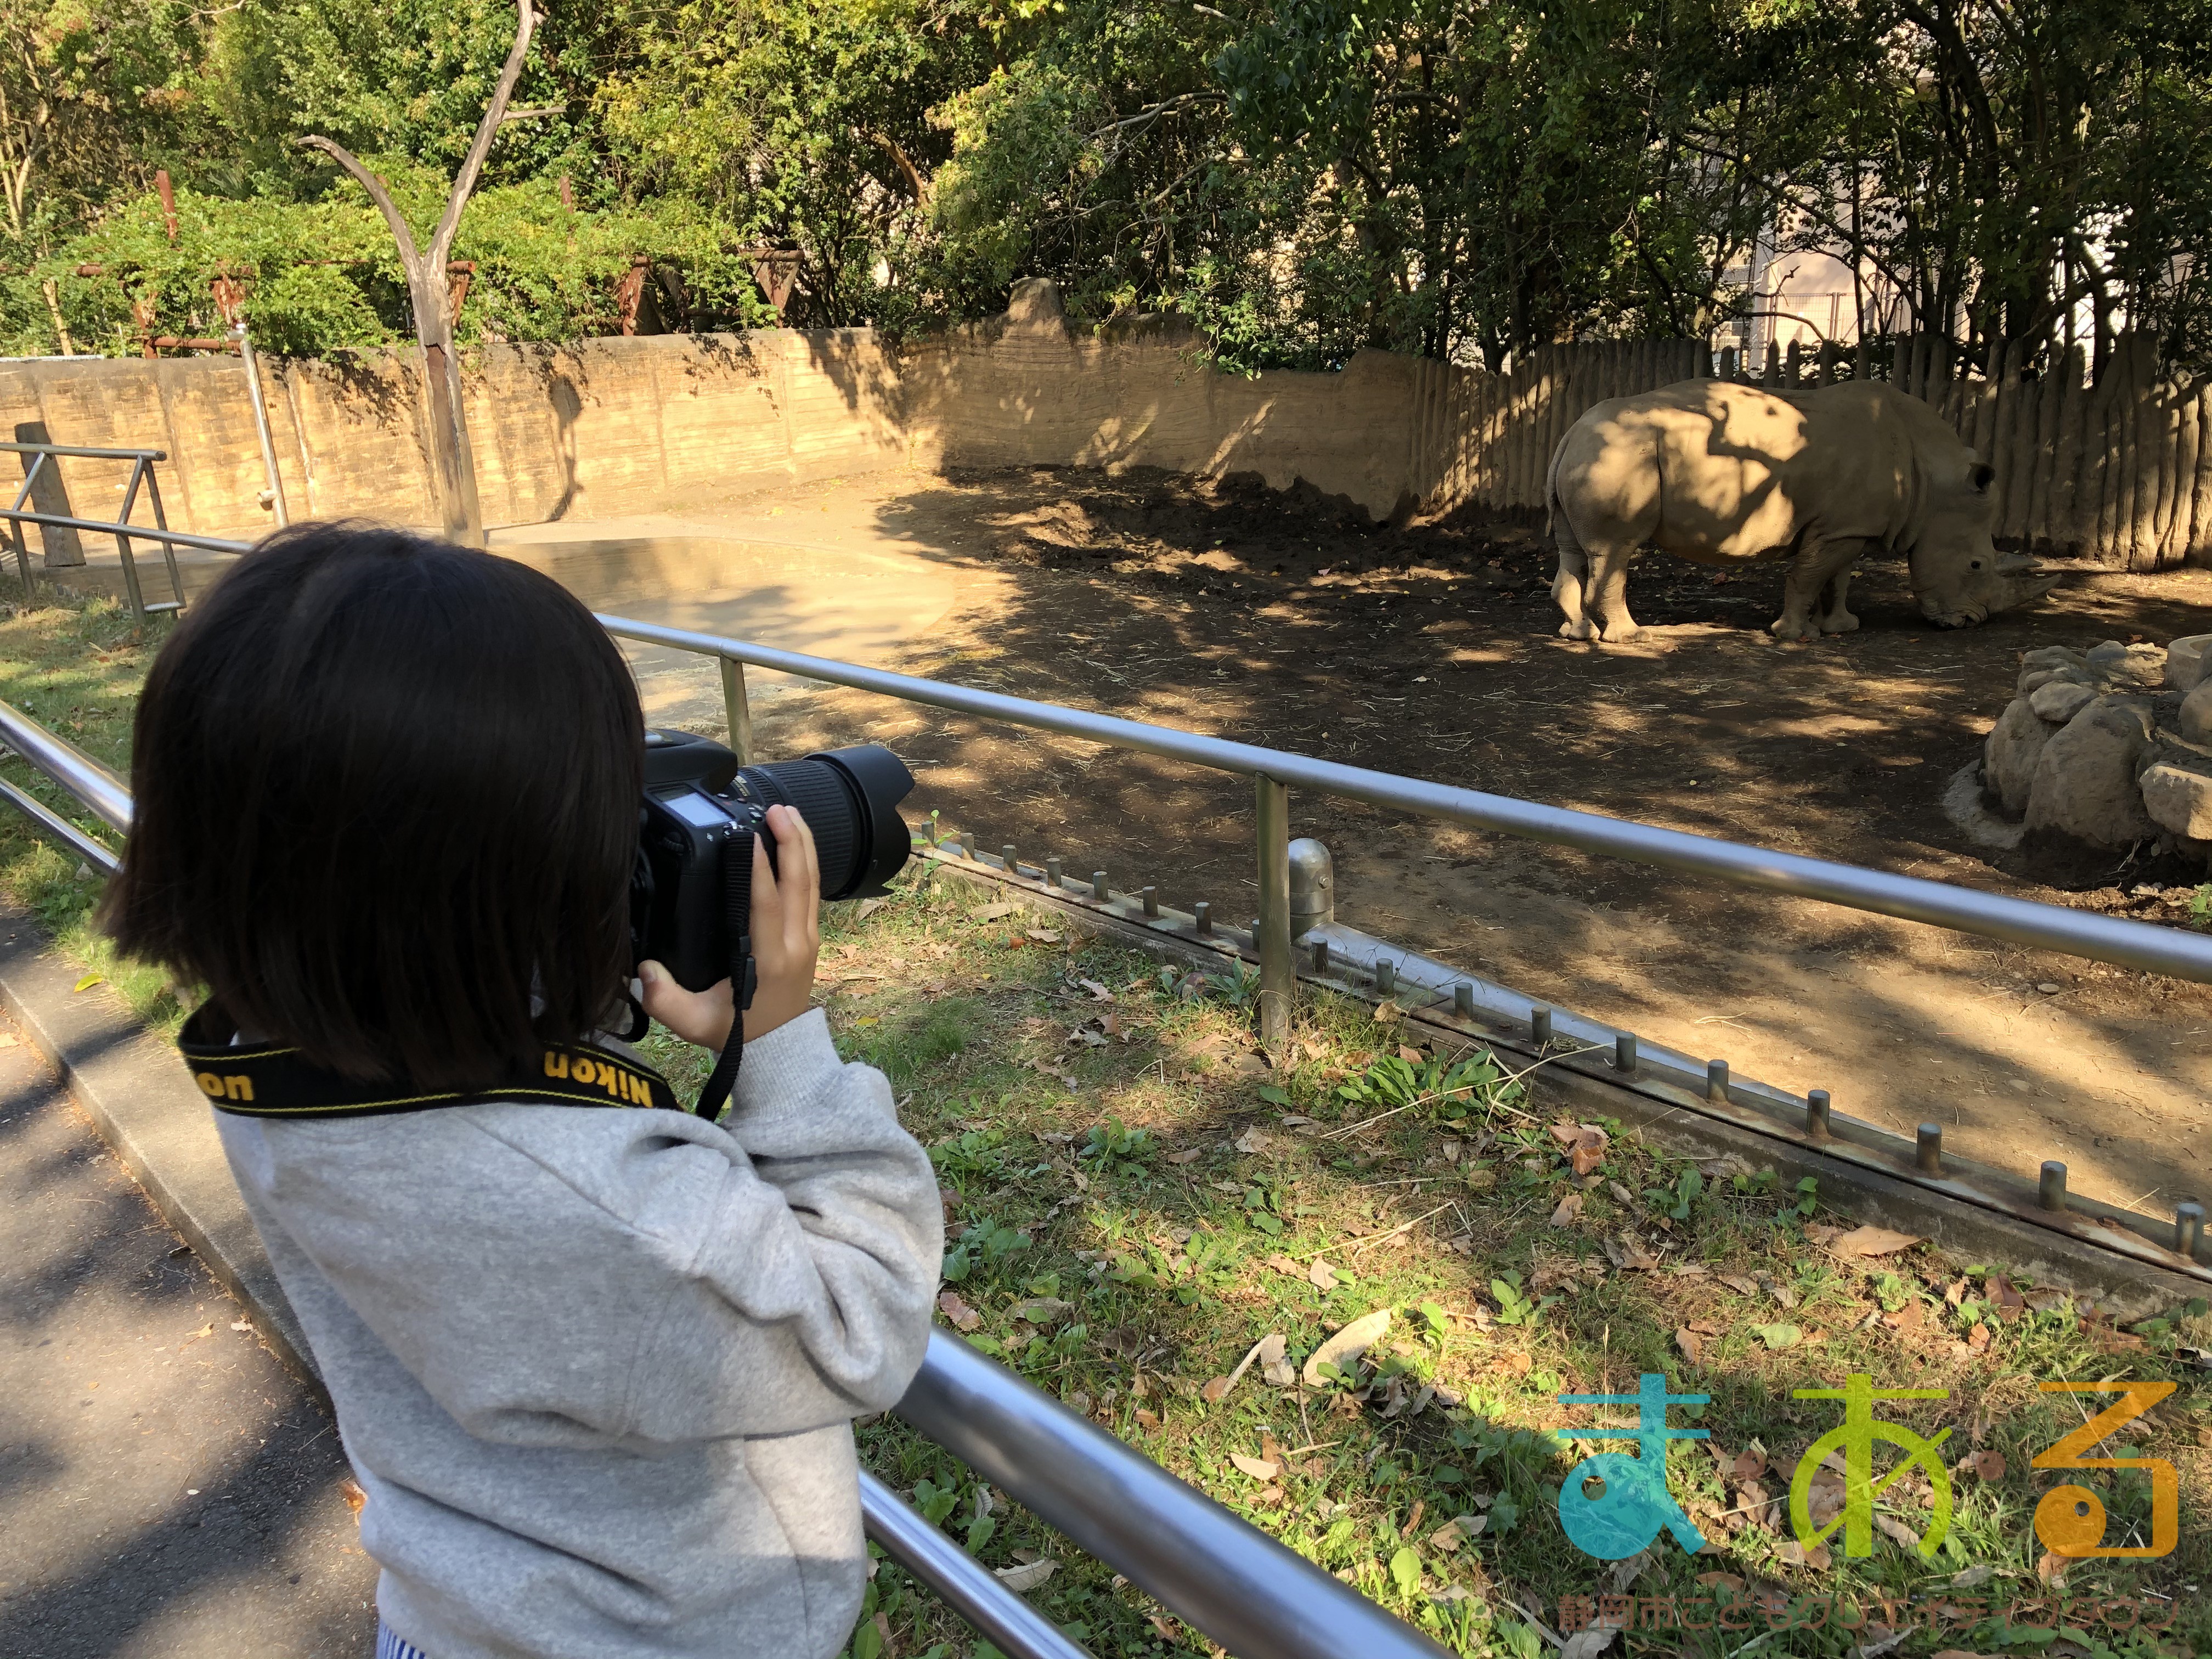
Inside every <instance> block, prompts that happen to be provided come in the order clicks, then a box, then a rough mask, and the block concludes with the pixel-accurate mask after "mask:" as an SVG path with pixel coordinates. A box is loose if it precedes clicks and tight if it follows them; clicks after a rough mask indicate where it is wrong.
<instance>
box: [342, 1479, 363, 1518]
mask: <svg viewBox="0 0 2212 1659" xmlns="http://www.w3.org/2000/svg"><path fill="white" fill-rule="evenodd" d="M338 1496H339V1497H340V1498H344V1499H345V1506H346V1507H347V1508H348V1509H349V1510H352V1511H353V1512H354V1513H355V1514H356V1515H359V1514H360V1513H361V1506H362V1504H366V1503H368V1493H367V1492H363V1491H362V1489H361V1483H360V1482H359V1481H357V1480H355V1479H354V1478H353V1477H352V1476H351V1475H346V1476H343V1478H341V1479H340V1480H339V1481H338Z"/></svg>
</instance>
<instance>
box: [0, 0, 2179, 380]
mask: <svg viewBox="0 0 2212 1659" xmlns="http://www.w3.org/2000/svg"><path fill="white" fill-rule="evenodd" d="M2208 22H2212V3H2208V0H1269V3H1267V4H1264V5H1263V4H1259V3H1256V0H1219V3H1191V0H1173V3H1167V4H1161V5H1157V6H1152V7H1143V8H1130V7H1127V6H1126V5H1123V4H1121V3H1118V0H612V3H610V4H606V5H602V6H597V7H588V8H586V7H579V6H572V5H569V4H567V3H559V4H556V5H555V6H554V7H553V9H552V12H551V15H549V16H548V17H547V18H546V19H545V20H544V24H543V27H541V29H540V31H539V33H538V36H537V39H536V40H535V42H534V43H533V46H532V53H531V58H530V59H529V64H528V67H527V69H526V73H525V76H524V79H523V82H522V84H521V88H520V91H519V93H518V95H517V100H516V101H517V103H518V105H519V106H522V107H523V108H525V109H526V110H528V111H530V112H532V113H531V114H530V115H529V117H528V118H525V119H522V120H520V121H516V122H513V123H511V124H510V125H508V126H507V128H506V129H504V130H503V131H502V132H501V137H500V139H499V141H498V143H497V144H496V145H495V148H494V149H493V152H492V158H491V162H490V166H489V169H488V171H487V173H486V180H485V186H484V188H483V191H481V192H480V195H479V197H478V199H477V202H476V204H474V205H472V207H471V210H470V212H469V215H468V217H467V219H466V220H465V222H464V225H463V228H462V232H461V244H462V246H459V248H457V250H456V252H457V253H458V255H459V257H460V258H465V259H472V260H474V261H476V262H477V266H478V270H477V275H476V277H475V279H474V281H473V283H472V284H471V288H470V290H469V295H468V300H467V302H466V305H465V307H464V310H463V313H462V319H461V334H462V337H463V338H464V339H465V340H489V339H518V340H520V339H555V338H562V337H572V336H573V335H575V334H578V333H588V332H592V331H604V330H605V329H607V328H610V327H611V326H613V319H614V317H615V310H616V307H615V301H614V297H613V296H614V294H615V290H616V288H617V284H618V283H621V282H622V280H623V276H625V274H626V273H627V272H629V270H631V268H632V267H631V264H630V261H631V260H632V259H634V258H638V257H641V256H642V257H644V258H647V259H648V260H649V261H650V268H651V271H652V274H653V282H652V283H651V284H650V285H649V286H650V291H651V298H652V301H653V303H652V305H651V307H648V308H649V310H655V311H657V312H658V313H659V314H660V315H661V316H662V318H663V319H664V320H665V321H667V322H669V323H671V324H672V325H682V326H709V325H720V326H726V325H732V324H734V323H740V322H747V321H753V320H757V319H763V318H764V317H765V316H767V314H768V313H767V311H766V309H765V306H764V302H763V298H762V295H761V293H760V291H759V289H758V288H757V285H756V284H755V283H754V282H753V280H752V270H753V268H754V264H755V259H756V252H757V250H763V249H769V250H777V251H779V252H778V258H777V261H776V263H777V264H778V265H779V266H780V268H782V269H784V270H795V272H796V276H797V287H796V289H795V291H794V293H793V295H792V297H791V306H790V311H789V313H788V315H789V319H790V320H792V321H793V322H796V323H799V324H802V325H809V326H820V325H847V324H854V323H860V322H871V323H874V324H876V325H879V326H883V327H885V328H887V329H889V330H890V331H894V332H896V331H912V330H915V329H917V328H922V327H927V326H931V325H938V324H941V323H945V322H949V321H955V320H958V319H965V318H971V317H976V316H980V315H984V314H987V313H990V312H993V311H994V310H996V309H998V308H1000V307H1001V306H1003V305H1004V303H1005V300H1006V292H1007V290H1008V289H1009V287H1010V286H1011V285H1012V283H1013V282H1014V281H1015V280H1017V279H1018V278H1019V277H1022V276H1050V277H1052V278H1054V280H1055V281H1057V282H1058V283H1060V287H1061V289H1062V291H1063V294H1064V295H1065V296H1066V301H1067V302H1068V304H1069V307H1070V309H1071V312H1072V313H1073V314H1074V315H1075V316H1076V317H1077V318H1078V319H1079V320H1080V321H1084V322H1087V323H1091V324H1105V323H1109V322H1111V321H1113V320H1115V319H1119V318H1123V317H1127V316H1130V315H1132V314H1136V313H1161V312H1168V313H1177V314H1179V315H1181V316H1183V317H1185V318H1188V319H1190V320H1191V321H1193V322H1194V323H1196V324H1197V325H1200V327H1201V328H1203V329H1204V330H1205V331H1206V332H1207V334H1208V335H1210V336H1211V337H1212V339H1213V341H1214V342H1215V344H1216V349H1217V350H1218V354H1219V356H1220V358H1221V360H1222V361H1223V362H1225V364H1227V365H1230V366H1233V367H1240V368H1253V367H1260V366H1265V365H1268V364H1296V365H1302V366H1307V367H1326V366H1329V365H1333V364H1336V363H1340V362H1343V361H1345V359H1346V357H1347V356H1349V355H1350V354H1351V353H1352V352H1354V351H1357V350H1359V349H1365V348H1376V347H1380V348H1384V349H1393V350H1401V351H1418V352H1424V353H1427V354H1430V355H1433V356H1448V357H1453V358H1457V359H1460V360H1462V361H1473V360H1482V361H1487V362H1492V363H1493V364H1495V363H1497V362H1500V361H1502V360H1503V359H1504V357H1505V356H1508V355H1509V354H1512V353H1517V352H1522V351H1525V350H1527V349H1528V348H1530V347H1532V346H1534V345H1538V344H1541V343H1545V342H1547V341H1552V340H1558V339H1565V338H1573V337H1586V336H1589V335H1601V336H1603V335H1615V336H1618V335H1639V334H1640V335H1663V336H1680V335H1699V334H1703V333H1704V332H1705V331H1708V330H1710V329H1711V328H1712V327H1713V326H1714V325H1716V324H1717V323H1718V322H1720V321H1722V320H1723V319H1726V318H1728V317H1729V316H1730V315H1732V314H1735V313H1739V312H1741V311H1742V310H1744V309H1745V308H1747V307H1748V306H1750V305H1751V304H1752V303H1753V301H1752V300H1751V298H1750V296H1748V295H1747V294H1746V293H1745V292H1744V291H1743V287H1742V283H1741V271H1742V269H1743V267H1744V266H1745V264H1746V261H1747V253H1748V252H1749V250H1751V248H1752V247H1753V245H1754V243H1756V244H1759V246H1764V247H1766V248H1768V249H1771V250H1774V251H1778V252H1781V253H1782V254H1783V255H1784V256H1785V257H1786V256H1787V255H1788V254H1789V253H1790V252H1791V251H1793V250H1798V249H1809V248H1813V247H1816V246H1828V247H1840V248H1843V249H1844V250H1847V251H1855V252H1857V254H1858V255H1859V256H1860V258H1861V260H1862V261H1863V268H1864V270H1867V271H1869V272H1871V273H1878V275H1879V279H1880V280H1879V281H1877V282H1875V283H1872V284H1871V285H1869V287H1868V288H1867V291H1866V292H1864V293H1863V295H1862V296H1861V297H1862V300H1863V307H1862V310H1863V316H1862V317H1861V319H1860V322H1861V325H1862V327H1863V329H1864V330H1865V331H1870V332H1878V331H1885V330H1888V329H1893V328H1904V327H1916V328H1918V329H1920V330H1923V331H1932V332H1936V333H1941V334H1946V335H1948V336H1949V337H1951V338H1952V340H1953V341H1954V344H1955V346H1956V347H1957V349H1960V350H1961V351H1965V352H1970V353H1972V354H1973V355H1974V356H1976V357H1977V358H1978V359H1984V360H1985V357H1986V354H1988V353H1989V352H1990V351H1991V350H1992V349H1995V350H1997V351H2000V352H2002V351H2005V350H2008V349H2018V350H2019V351H2020V352H2021V354H2022V355H2023V356H2025V357H2026V358H2027V359H2028V360H2029V361H2037V360H2046V359H2047V358H2048V357H2049V356H2051V354H2053V353H2055V352H2057V351H2058V350H2060V349H2063V346H2064V345H2065V343H2068V342H2069V340H2070V339H2071V338H2074V337H2076V336H2078V337H2081V338H2083V339H2085V340H2086V341H2087V342H2088V343H2090V344H2091V345H2092V346H2093V349H2095V350H2096V352H2097V353H2098V355H2099V356H2100V359H2101V358H2102V357H2104V356H2107V355H2108V354H2109V351H2110V347H2111V342H2112V338H2113V337H2114V335H2115V332H2116V331H2118V330H2119V329H2122V328H2128V329H2133V330H2136V331H2148V332H2150V333H2152V334H2154V336H2155V337H2156V338H2157V340H2158V342H2159V343H2160V349H2161V353H2162V355H2163V356H2164V357H2165V358H2166V361H2167V362H2170V363H2172V364H2173V365H2175V366H2177V367H2183V368H2203V367H2206V366H2212V275H2209V274H2208V271H2207V268H2206V260H2205V258H2203V255H2204V254H2205V253H2206V252H2212V246H2208V244H2212V107H2208V102H2209V101H2212V54H2208V49H2207V48H2206V46H2204V45H2203V42H2204V41H2205V40H2206V39H2207V38H2208V36H2212V30H2208V28H2207V27H2206V24H2207V23H2208ZM512 32H513V11H512V9H511V8H510V5H509V4H508V3H507V0H394V3H391V4H383V5H375V6H363V5H360V4H358V3H351V4H343V3H340V0H241V3H237V4H233V5H226V6H219V7H212V8H210V7H205V6H197V7H195V6H191V5H188V4H186V3H184V0H0V34H4V37H5V40H4V45H5V51H4V52H0V183H4V185H5V191H4V200H0V242H4V246H0V265H4V267H5V269H4V270H0V331H4V333H5V335H6V337H9V338H12V339H13V340H14V341H15V343H16V347H15V349H23V350H52V349H56V348H57V346H58V343H59V333H58V326H57V322H58V321H59V322H60V323H62V324H64V325H66V326H68V327H69V328H70V330H71V331H72V333H73V336H74V337H75V341H76V343H77V344H79V345H80V346H84V345H94V346H96V347H97V348H98V349H110V350H112V349H128V347H129V345H130V343H131V339H132V338H133V337H135V331H137V328H138V326H139V323H138V319H139V318H140V317H142V316H143V315H144V314H145V310H146V307H147V306H148V305H149V304H150V305H152V306H153V307H154V308H155V313H157V314H158V317H159V319H160V320H159V326H160V328H161V331H168V332H177V333H198V332H204V331H206V329H207V327H208V326H209V325H210V322H211V320H212V315H213V313H212V310H211V307H212V305H213V300H212V296H211V293H210V285H211V284H212V283H215V282H216V279H217V278H218V277H220V276H223V275H224V274H225V273H226V272H228V273H230V274H232V275H234V276H239V277H240V278H242V279H243V280H244V281H245V282H246V286H247V289H248V296H249V297H248V308H249V311H250V313H251V315H252V319H253V321H254V323H255V325H256V326H257V327H258V328H259V329H261V330H262V331H264V335H265V337H267V338H268V339H269V340H270V342H271V343H272V345H275V344H281V345H282V346H283V349H292V350H301V351H307V350H315V351H324V350H330V349H342V348H344V347H348V346H362V345H367V344H371V343H380V342H382V341H386V340H389V339H392V338H394V337H402V336H404V333H405V331H406V327H405V325H406V319H405V316H404V300H403V299H402V298H401V296H400V295H399V294H398V288H397V284H396V283H395V281H394V276H395V275H396V272H395V269H394V267H393V265H392V262H391V259H390V257H389V253H388V251H387V250H386V249H385V247H384V246H383V245H382V239H381V232H380V228H379V227H378V226H377V225H376V224H375V223H374V217H373V216H371V215H370V214H369V213H368V210H367V207H366V205H365V204H363V203H362V200H361V199H360V197H359V195H358V192H357V191H356V189H355V187H354V186H353V185H350V184H349V183H348V182H347V181H345V180H344V179H342V178H341V177H339V176H338V174H337V173H336V172H335V170H334V169H332V168H331V167H329V166H328V165H327V164H326V161H325V158H323V157H321V156H319V155H313V154H310V153H307V152H303V151H301V149H299V147H298V145H297V143H296V140H297V139H298V137H300V136H301V134H303V133H306V132H308V131H319V132H322V133H325V134H326V135H327V136H329V137H332V138H335V139H337V140H338V141H340V142H341V143H345V144H347V145H348V146H349V147H350V148H352V149H355V150H356V152H357V153H360V154H363V155H376V156H379V157H380V158H382V159H381V160H380V161H379V163H378V166H379V167H380V170H382V171H384V172H385V173H386V174H387V176H389V177H390V178H391V179H392V182H393V185H394V188H395V190H396V191H398V193H399V194H400V195H401V196H402V197H403V198H404V200H405V201H406V202H407V203H408V204H410V212H413V213H416V216H419V217H422V218H425V219H427V218H428V216H429V204H432V203H433V202H434V201H435V198H436V197H438V195H439V192H440V190H441V179H442V178H444V177H447V176H449V175H450V173H451V171H452V169H453V166H454V164H455V162H456V161H457V160H458V158H459V155H461V153H462V151H463V150H464V149H465V146H466V144H467V142H468V139H469V136H470V134H471V131H472V130H473V128H474V125H475V123H476V121H477V117H478V115H479V113H480V112H481V111H482V108H483V102H484V100H485V98H486V96H487V95H488V94H489V89H490V88H491V85H492V83H493V81H494V79H495V76H496V74H497V72H498V67H499V64H500V61H501V57H502V55H503V53H504V51H505V48H506V46H507V42H508V41H509V40H511V38H512ZM157 167H166V168H167V169H168V170H169V171H170V173H172V175H173V178H174V179H175V181H176V183H177V185H179V190H180V191H181V194H180V197H179V203H180V207H179V213H180V218H181V221H182V222H181V224H180V233H179V240H178V241H177V243H176V244H175V245H174V246H171V245H170V244H169V243H168V241H167V233H166V230H165V228H163V227H162V225H161V220H160V216H159V214H158V212H157V211H156V210H155V207H154V206H153V204H152V201H151V197H150V196H149V193H148V192H149V188H150V185H151V181H152V177H153V173H154V171H155V168H157ZM563 180H565V181H566V183H565V185H563V183H562V181H563ZM417 204H420V206H419V207H418V206H417ZM572 204H573V205H572ZM87 264H98V265H100V267H101V274H100V276H96V277H87V276H76V275H75V274H74V273H75V271H76V269H77V267H79V266H81V265H87ZM49 285H51V290H50V289H49ZM1884 295H1888V296H1893V297H1889V298H1885V297H1884ZM134 306H136V307H137V311H136V312H135V313H134V309H133V307H134Z"/></svg>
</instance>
